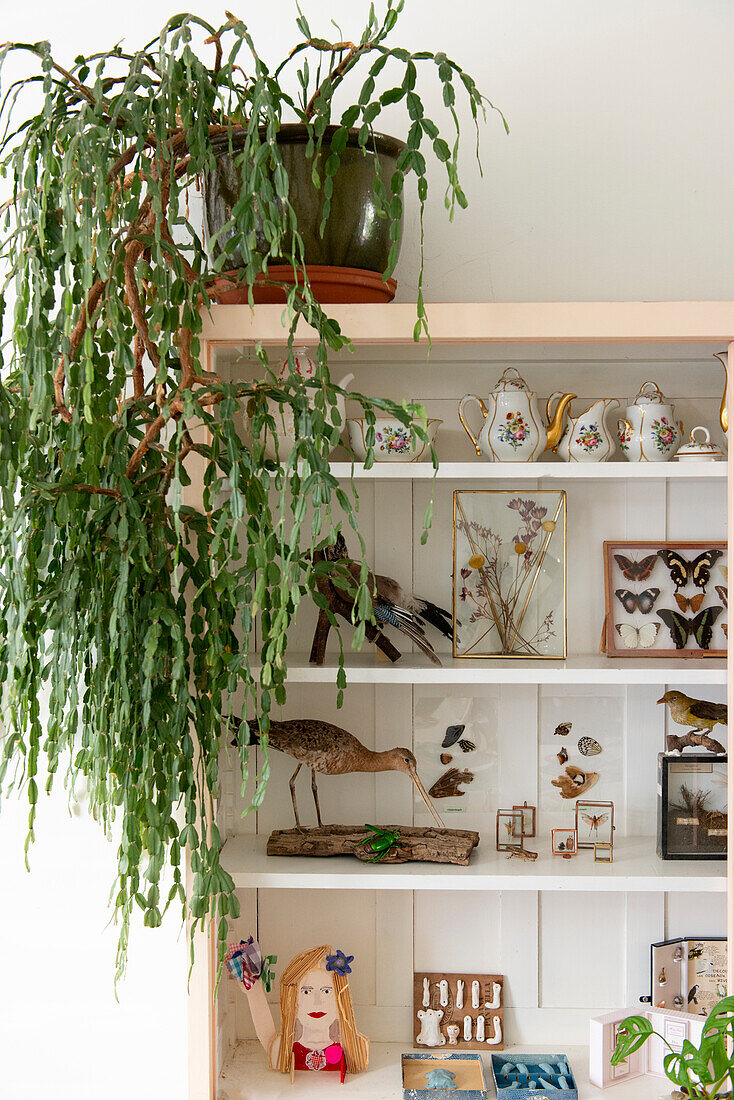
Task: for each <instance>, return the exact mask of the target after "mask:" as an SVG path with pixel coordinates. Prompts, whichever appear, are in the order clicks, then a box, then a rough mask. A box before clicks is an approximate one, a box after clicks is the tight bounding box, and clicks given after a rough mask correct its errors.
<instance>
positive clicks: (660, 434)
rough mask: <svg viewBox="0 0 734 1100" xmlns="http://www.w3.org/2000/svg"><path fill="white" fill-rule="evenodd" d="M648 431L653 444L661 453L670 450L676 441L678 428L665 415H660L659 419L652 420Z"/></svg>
mask: <svg viewBox="0 0 734 1100" xmlns="http://www.w3.org/2000/svg"><path fill="white" fill-rule="evenodd" d="M650 431H651V432H652V437H653V439H654V440H655V446H656V447H657V449H658V450H659V451H660V453H661V454H665V452H666V451H670V450H671V449H672V448H673V447H674V446H675V444H676V443H677V442H678V430H677V428H676V426H675V425H674V424H671V423H670V421H669V420H668V418H667V416H661V417H660V419H659V420H653V422H652V424H651V426H650Z"/></svg>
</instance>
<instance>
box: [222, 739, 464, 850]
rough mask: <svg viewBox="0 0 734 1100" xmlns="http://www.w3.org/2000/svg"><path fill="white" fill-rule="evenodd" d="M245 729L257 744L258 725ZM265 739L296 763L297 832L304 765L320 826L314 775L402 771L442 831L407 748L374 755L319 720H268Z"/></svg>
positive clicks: (292, 785)
mask: <svg viewBox="0 0 734 1100" xmlns="http://www.w3.org/2000/svg"><path fill="white" fill-rule="evenodd" d="M232 722H233V724H234V725H235V727H236V729H237V731H238V734H239V731H240V729H241V727H242V722H241V721H240V719H238V718H233V719H232ZM247 726H248V728H249V731H250V740H249V744H251V745H259V744H260V729H259V726H258V723H257V722H248V723H247ZM267 737H268V746H269V747H270V748H271V749H277V750H278V752H284V753H286V754H287V755H288V756H292V757H293V759H294V760H297V761H298V767H297V768H296V770H295V771H294V773H293V775H292V776H291V779H290V783H289V786H290V789H291V801H292V802H293V813H294V815H295V818H296V828H297V829H300V830H301V831H303V829H302V826H301V822H300V819H299V817H298V806H297V804H296V776H297V775H298V773H299V771H300V770H301V768H302V767H303V765H304V764H305V765H306V767H307V768H310V769H311V791H312V792H313V800H314V805H315V806H316V820H317V821H318V823H319V825H320V826H321V825H323V822H322V820H321V809H320V807H319V792H318V789H317V787H316V772H321V773H322V775H346V774H347V773H348V772H404V773H405V774H406V775H409V776H410V778H411V780H412V781H413V785H414V786H415V789H416V790H417V791H418V794H419V795H420V796H421V798H422V799H423V801H424V802H425V804H426V806H427V807H428V809H429V811H430V812H431V814H432V815H433V819H434V821H435V822H436V824H437V825H438V826H439V827H440V828H444V823H443V821H442V820H441V817H440V815H439V814H438V812H437V811H436V810H435V809H434V807H433V804H432V803H431V800H430V798H429V797H428V794H427V793H426V790H425V787H424V786H423V784H422V783H421V781H420V779H419V778H418V771H417V767H416V760H415V757H414V756H413V753H412V752H411V751H410V750H409V749H403V748H395V749H387V750H385V752H373V751H372V749H368V748H366V747H365V746H364V745H363V744H362V742H361V741H358V740H357V738H356V737H355V736H354V735H353V734H351V733H348V732H347V730H343V729H341V727H339V726H332V725H331V723H330V722H321V721H320V720H319V719H318V718H293V719H291V720H290V721H289V722H275V721H272V720H271V722H270V728H269V729H268V734H267ZM238 740H239V737H238ZM235 743H237V742H235Z"/></svg>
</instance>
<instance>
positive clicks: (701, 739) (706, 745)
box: [666, 733, 726, 756]
mask: <svg viewBox="0 0 734 1100" xmlns="http://www.w3.org/2000/svg"><path fill="white" fill-rule="evenodd" d="M666 744H667V747H668V752H683V749H688V748H691V747H694V746H695V747H698V748H702V749H708V751H709V752H715V753H716V755H717V756H726V749H725V748H724V746H723V745H722V744H721V741H717V740H716V738H715V737H709V735H708V734H707V733H685V734H683V736H682V737H678V735H677V734H675V733H670V734H668V738H667V741H666Z"/></svg>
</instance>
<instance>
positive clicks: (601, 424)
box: [550, 394, 619, 462]
mask: <svg viewBox="0 0 734 1100" xmlns="http://www.w3.org/2000/svg"><path fill="white" fill-rule="evenodd" d="M555 396H556V395H555V394H551V397H550V400H553V398H554V397H555ZM617 408H619V401H617V399H616V397H602V398H601V400H600V401H595V402H594V404H593V405H591V406H590V407H589V408H588V409H587V410H586V412H585V413H582V414H581V416H571V408H570V406H569V408H568V410H567V412H568V424H567V425H566V428H565V430H564V432H563V435H562V436H561V442H560V443H559V444H558V448H557V450H558V454H559V455H560V456H561V458H562V459H563V461H564V462H606V461H607V459H608V458H609V456H610V454H611V453H612V451H613V450H614V437H613V436H612V434H611V432H610V431H609V429H608V428H607V425H606V414H607V411H608V410H609V409H617Z"/></svg>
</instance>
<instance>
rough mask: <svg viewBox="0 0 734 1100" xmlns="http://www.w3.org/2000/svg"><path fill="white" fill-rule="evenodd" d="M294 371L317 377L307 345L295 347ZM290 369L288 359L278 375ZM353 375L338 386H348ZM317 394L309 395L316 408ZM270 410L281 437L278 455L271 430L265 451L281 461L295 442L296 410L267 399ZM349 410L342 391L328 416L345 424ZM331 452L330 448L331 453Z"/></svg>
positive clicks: (336, 421)
mask: <svg viewBox="0 0 734 1100" xmlns="http://www.w3.org/2000/svg"><path fill="white" fill-rule="evenodd" d="M292 370H293V373H294V374H297V375H298V376H299V377H300V378H302V379H303V380H304V381H305V382H310V381H311V379H313V378H314V376H315V374H316V370H317V363H316V362H315V361H314V360H313V359H312V358H311V357H310V355H309V349H308V348H294V349H293V367H292ZM290 372H291V366H290V363H289V360H288V359H286V360H285V362H284V363H283V365H282V367H281V368H280V372H279V374H278V377H279V378H280V379H283V380H285V379H286V378H287V377H288V375H289V374H290ZM353 378H354V375H353V374H347V375H345V377H344V378H342V380H341V382H338V383H337V385H338V386H340V387H341V389H346V388H347V386H348V385H349V383H350V382H351V381H352V379H353ZM314 400H315V395H314V394H313V393H311V394H309V404H310V405H311V406H312V407H313V404H314ZM268 411H269V413H270V415H271V416H272V418H273V420H274V421H275V423H276V426H277V436H278V455H277V456H276V451H275V441H274V439H273V437H272V435H271V434H270V433H268V435H267V437H266V440H265V454H266V456H267V458H270V459H272V460H273V461H276V458H277V457H279V458H280V460H281V461H283V460H285V459H287V458H288V456H289V455H290V453H291V451H292V450H293V446H294V444H295V441H296V432H295V424H294V420H293V409H292V408H291V407H290V406H289V405H282V404H281V403H280V402H279V401H272V400H271V399H270V398H268ZM335 411H336V413H338V415H339V419H338V420H337V419H336V416H335V415H334V412H335ZM345 416H346V409H345V402H344V398H343V397H342V395H341V394H339V395H338V396H337V398H336V406H334V407H332V409H331V411H330V413H329V419H330V422H331V423H332V424H336V425H339V424H341V425H342V426H343V425H344V423H345ZM335 447H336V444H334V447H332V449H331V450H332V451H333V450H334V449H335ZM329 453H331V451H330V452H329Z"/></svg>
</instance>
